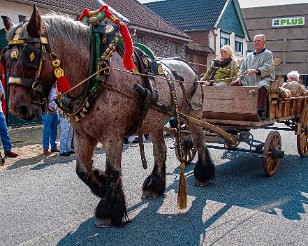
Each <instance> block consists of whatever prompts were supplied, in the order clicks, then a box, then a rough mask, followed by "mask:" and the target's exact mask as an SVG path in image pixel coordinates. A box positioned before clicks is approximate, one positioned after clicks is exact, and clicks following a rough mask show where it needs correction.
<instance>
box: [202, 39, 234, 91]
mask: <svg viewBox="0 0 308 246" xmlns="http://www.w3.org/2000/svg"><path fill="white" fill-rule="evenodd" d="M238 71H239V65H238V63H237V59H236V57H235V55H234V54H233V50H232V48H231V46H230V45H224V46H222V47H221V48H220V60H213V61H212V63H211V66H210V68H209V69H208V70H207V72H206V73H205V74H202V75H201V76H202V78H201V80H202V81H206V85H214V86H225V85H229V84H230V83H231V82H232V81H234V80H236V79H237V73H238Z"/></svg>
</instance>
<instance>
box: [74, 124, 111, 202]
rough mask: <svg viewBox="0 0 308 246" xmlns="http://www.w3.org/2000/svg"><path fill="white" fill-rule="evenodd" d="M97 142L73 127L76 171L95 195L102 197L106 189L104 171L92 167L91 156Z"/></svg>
mask: <svg viewBox="0 0 308 246" xmlns="http://www.w3.org/2000/svg"><path fill="white" fill-rule="evenodd" d="M97 143H98V140H97V139H96V138H93V137H91V136H89V135H88V134H86V133H85V132H84V131H83V130H82V129H80V128H77V129H76V128H75V131H74V146H75V153H76V173H77V175H78V177H79V178H80V179H81V180H82V181H83V182H84V183H85V184H86V185H88V186H89V188H90V189H91V191H92V192H93V193H94V194H95V195H97V196H98V197H104V195H105V191H106V187H105V182H106V180H105V175H104V172H103V171H100V170H98V169H93V166H92V164H93V161H92V156H93V153H94V150H95V147H96V145H97Z"/></svg>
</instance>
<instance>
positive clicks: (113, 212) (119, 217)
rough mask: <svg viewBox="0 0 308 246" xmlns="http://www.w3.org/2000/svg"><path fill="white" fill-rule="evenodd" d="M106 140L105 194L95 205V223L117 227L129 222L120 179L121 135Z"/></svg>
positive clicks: (100, 225)
mask: <svg viewBox="0 0 308 246" xmlns="http://www.w3.org/2000/svg"><path fill="white" fill-rule="evenodd" d="M106 142H107V146H106V149H105V150H106V170H105V179H106V194H105V196H104V197H103V198H102V199H101V200H100V202H99V204H98V205H97V207H96V211H95V216H96V225H97V226H99V227H107V226H109V225H113V226H116V227H119V226H123V225H125V224H126V223H127V222H129V219H128V216H127V209H126V202H125V196H124V192H123V189H122V179H121V157H122V149H123V137H122V138H118V139H117V138H114V139H109V140H107V141H106Z"/></svg>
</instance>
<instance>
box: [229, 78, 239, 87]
mask: <svg viewBox="0 0 308 246" xmlns="http://www.w3.org/2000/svg"><path fill="white" fill-rule="evenodd" d="M239 85H241V78H237V79H236V80H234V81H233V82H231V83H230V86H239Z"/></svg>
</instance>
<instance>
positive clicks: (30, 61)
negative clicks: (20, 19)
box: [8, 24, 61, 105]
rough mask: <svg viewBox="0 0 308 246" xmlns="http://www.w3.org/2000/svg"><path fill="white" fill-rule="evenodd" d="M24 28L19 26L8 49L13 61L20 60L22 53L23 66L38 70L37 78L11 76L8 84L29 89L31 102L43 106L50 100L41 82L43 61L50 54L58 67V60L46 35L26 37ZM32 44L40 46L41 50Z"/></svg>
mask: <svg viewBox="0 0 308 246" xmlns="http://www.w3.org/2000/svg"><path fill="white" fill-rule="evenodd" d="M23 27H24V24H22V25H19V26H17V27H16V29H15V32H14V34H13V35H14V37H13V39H11V40H9V41H8V47H12V51H11V54H10V56H11V59H12V60H18V59H19V56H20V54H21V52H22V56H21V59H22V62H23V64H24V65H26V66H28V67H32V68H34V69H35V70H36V72H35V76H34V77H33V78H25V77H17V76H15V77H13V76H10V77H9V81H8V84H9V85H21V86H24V87H27V88H29V89H30V99H29V100H30V102H31V103H36V104H41V105H43V104H45V103H46V102H47V101H48V99H47V97H46V95H45V93H44V89H43V85H42V81H40V74H41V67H42V62H43V60H46V54H47V53H49V55H50V58H51V60H52V63H54V64H55V65H56V66H57V62H58V59H57V57H56V55H55V54H54V53H52V52H51V49H50V46H49V43H48V39H47V35H46V33H42V35H41V36H40V37H39V38H29V37H25V36H22V31H23ZM30 44H39V45H40V49H38V48H36V47H35V46H34V45H30ZM59 65H60V64H59ZM58 67H59V66H58ZM60 69H61V68H60ZM58 71H59V69H57V71H55V74H56V73H57V72H58ZM60 72H61V70H60Z"/></svg>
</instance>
